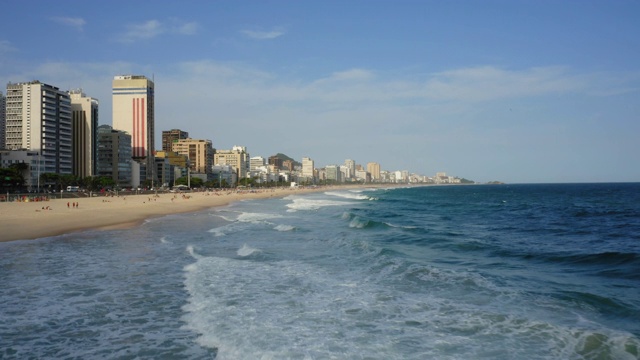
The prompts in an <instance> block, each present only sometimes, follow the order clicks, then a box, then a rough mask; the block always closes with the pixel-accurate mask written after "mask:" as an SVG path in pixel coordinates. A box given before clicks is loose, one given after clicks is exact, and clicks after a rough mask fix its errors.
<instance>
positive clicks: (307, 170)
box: [302, 157, 314, 182]
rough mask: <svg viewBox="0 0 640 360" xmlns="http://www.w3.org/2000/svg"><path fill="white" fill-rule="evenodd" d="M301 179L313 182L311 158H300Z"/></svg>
mask: <svg viewBox="0 0 640 360" xmlns="http://www.w3.org/2000/svg"><path fill="white" fill-rule="evenodd" d="M302 177H303V178H306V179H307V180H309V181H311V182H313V181H314V164H313V160H311V158H308V157H303V158H302Z"/></svg>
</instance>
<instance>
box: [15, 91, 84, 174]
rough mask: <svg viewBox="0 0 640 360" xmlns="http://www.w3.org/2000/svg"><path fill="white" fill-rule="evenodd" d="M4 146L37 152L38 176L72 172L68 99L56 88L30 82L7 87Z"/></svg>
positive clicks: (66, 95) (67, 96)
mask: <svg viewBox="0 0 640 360" xmlns="http://www.w3.org/2000/svg"><path fill="white" fill-rule="evenodd" d="M5 123H6V126H5V129H6V137H5V139H6V143H5V147H6V148H7V149H9V150H19V149H24V150H32V151H37V152H38V153H39V156H41V157H42V159H43V164H44V169H41V173H56V174H71V173H72V163H71V162H72V149H71V143H72V130H71V99H70V97H69V94H68V93H67V92H64V91H60V89H58V88H57V87H54V86H51V85H47V84H44V83H41V82H40V81H37V80H35V81H31V82H25V83H17V84H13V83H9V84H7V98H6V120H5Z"/></svg>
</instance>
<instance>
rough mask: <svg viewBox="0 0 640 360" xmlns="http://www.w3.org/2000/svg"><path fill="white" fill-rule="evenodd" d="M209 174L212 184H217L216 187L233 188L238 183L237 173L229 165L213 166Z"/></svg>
mask: <svg viewBox="0 0 640 360" xmlns="http://www.w3.org/2000/svg"><path fill="white" fill-rule="evenodd" d="M211 172H212V174H213V182H214V183H217V184H218V187H230V186H235V184H236V183H237V182H238V172H237V171H236V169H234V168H233V166H231V165H213V166H212V167H211Z"/></svg>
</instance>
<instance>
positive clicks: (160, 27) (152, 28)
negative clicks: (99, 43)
mask: <svg viewBox="0 0 640 360" xmlns="http://www.w3.org/2000/svg"><path fill="white" fill-rule="evenodd" d="M198 28H199V26H198V23H197V22H179V21H176V20H173V21H171V24H170V25H166V24H165V23H163V22H161V21H160V20H155V19H154V20H148V21H145V22H143V23H140V24H131V25H129V26H127V31H126V32H125V33H122V34H120V35H119V37H118V39H117V41H119V42H123V43H133V42H136V41H139V40H147V39H152V38H155V37H157V36H159V35H162V34H165V33H168V34H179V35H195V34H196V33H197V32H198Z"/></svg>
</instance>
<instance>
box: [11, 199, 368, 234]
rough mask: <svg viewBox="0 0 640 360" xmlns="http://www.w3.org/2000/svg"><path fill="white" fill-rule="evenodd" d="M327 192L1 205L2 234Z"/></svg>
mask: <svg viewBox="0 0 640 360" xmlns="http://www.w3.org/2000/svg"><path fill="white" fill-rule="evenodd" d="M361 187H362V186H357V187H349V186H347V187H340V188H341V189H342V188H344V189H353V188H361ZM327 189H330V188H327V187H315V188H298V189H289V188H277V189H264V190H262V189H260V190H255V191H248V190H243V191H236V190H229V191H217V192H187V193H164V194H158V195H127V196H96V197H92V198H79V199H50V200H48V201H36V202H34V201H31V202H2V203H0V229H2V230H1V231H0V242H7V241H17V240H34V239H39V238H44V237H51V236H58V235H62V234H67V233H72V232H77V231H84V230H90V229H97V230H109V229H122V228H128V227H132V226H136V225H138V224H140V223H142V222H143V221H144V220H146V219H149V218H155V217H161V216H165V215H170V214H179V213H189V212H197V211H200V210H204V209H208V208H213V207H219V206H225V205H228V204H230V203H232V202H236V201H241V200H248V199H268V198H272V197H273V198H275V197H285V196H288V195H293V194H308V193H313V192H318V191H326V190H327ZM74 202H76V203H77V204H78V206H77V207H75V206H73V203H74Z"/></svg>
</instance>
